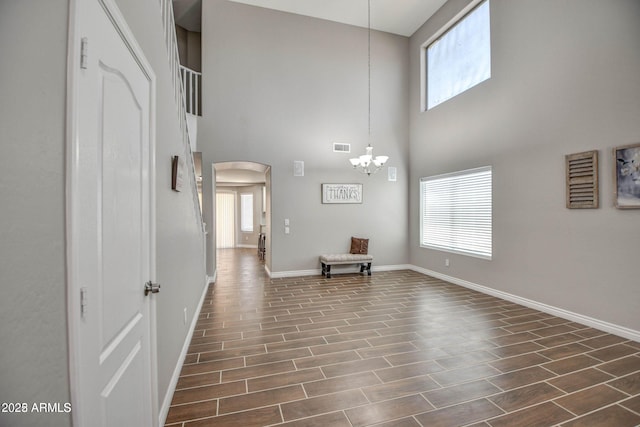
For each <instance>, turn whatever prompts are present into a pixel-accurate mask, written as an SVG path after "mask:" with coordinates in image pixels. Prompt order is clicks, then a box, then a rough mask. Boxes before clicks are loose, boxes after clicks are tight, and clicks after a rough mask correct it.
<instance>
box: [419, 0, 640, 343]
mask: <svg viewBox="0 0 640 427" xmlns="http://www.w3.org/2000/svg"><path fill="white" fill-rule="evenodd" d="M467 3H468V1H462V0H451V1H449V2H448V3H446V4H445V6H444V7H443V8H442V9H441V10H440V11H439V12H438V14H437V15H435V16H434V17H433V18H432V19H431V20H429V21H427V22H426V23H425V25H423V26H422V28H421V29H420V30H419V31H417V32H416V33H415V34H414V35H413V36H412V37H411V41H410V53H411V71H410V75H411V92H410V93H411V97H410V122H411V125H410V129H411V161H410V170H411V186H410V188H411V192H410V194H411V197H410V204H409V212H410V213H411V227H410V235H409V243H410V256H411V257H410V261H411V263H412V264H415V265H417V266H420V267H423V268H425V269H429V270H433V271H436V272H439V273H442V274H446V275H449V276H453V277H456V278H459V279H463V280H467V281H470V282H473V283H477V284H480V285H484V286H488V287H490V288H493V289H496V290H499V291H503V292H507V293H510V294H514V295H517V296H520V297H524V298H528V299H531V300H534V301H538V302H541V303H545V304H549V305H552V306H555V307H559V308H562V309H566V310H570V311H572V312H577V313H580V314H582V315H585V316H589V317H592V318H595V319H599V320H603V321H606V322H611V323H614V324H617V325H621V326H624V327H628V328H631V329H633V330H635V331H639V330H640V316H639V315H638V313H640V289H639V288H638V274H637V271H636V264H637V262H638V239H639V238H640V227H639V224H640V211H639V210H628V211H622V210H617V209H615V208H614V207H613V183H612V180H613V179H612V175H613V172H612V168H613V167H614V164H613V159H612V148H613V147H615V146H619V145H625V144H631V143H635V142H640V120H639V118H640V72H639V70H640V25H638V23H639V22H640V2H638V1H637V0H613V1H606V2H603V1H600V0H566V1H562V2H558V1H556V0H519V1H512V0H491V31H492V46H491V48H492V77H491V79H490V80H488V81H486V82H484V83H482V84H480V85H478V86H476V87H474V88H472V89H471V90H469V91H468V92H466V93H464V94H461V95H459V96H458V97H456V98H454V99H451V100H449V101H447V102H445V103H443V104H441V105H439V106H438V107H436V108H434V109H432V110H430V111H428V112H426V113H421V112H420V98H419V94H420V75H419V73H420V63H419V47H420V45H421V44H422V43H423V42H425V41H426V40H427V39H428V38H429V37H430V35H431V34H433V33H434V32H435V31H436V30H437V29H438V28H439V27H440V26H441V25H442V24H443V23H444V22H446V21H447V20H448V19H450V18H451V17H452V16H453V15H454V14H455V13H457V12H458V11H459V10H460V9H461V8H462V7H463V5H465V4H467ZM592 149H597V150H599V152H600V179H601V185H600V195H601V207H600V209H596V210H569V209H566V208H565V176H564V174H565V169H564V156H565V154H569V153H576V152H581V151H586V150H592ZM484 165H492V166H493V187H494V196H493V197H494V199H493V200H494V202H493V212H494V213H493V227H494V231H493V246H494V249H493V253H494V255H493V260H492V261H484V260H480V259H476V258H471V257H464V256H458V255H453V254H447V253H444V252H438V251H433V250H428V249H422V248H420V247H419V242H418V239H419V237H418V235H419V219H418V212H419V198H418V192H419V179H420V177H422V176H429V175H433V174H439V173H444V172H450V171H456V170H462V169H467V168H473V167H477V166H484ZM445 258H450V259H451V266H450V267H449V268H446V267H444V259H445Z"/></svg>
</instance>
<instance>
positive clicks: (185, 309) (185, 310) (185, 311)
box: [184, 307, 187, 325]
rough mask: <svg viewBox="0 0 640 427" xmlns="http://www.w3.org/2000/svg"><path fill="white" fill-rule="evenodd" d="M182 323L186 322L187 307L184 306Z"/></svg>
mask: <svg viewBox="0 0 640 427" xmlns="http://www.w3.org/2000/svg"><path fill="white" fill-rule="evenodd" d="M184 324H185V325H186V324H187V307H185V308H184Z"/></svg>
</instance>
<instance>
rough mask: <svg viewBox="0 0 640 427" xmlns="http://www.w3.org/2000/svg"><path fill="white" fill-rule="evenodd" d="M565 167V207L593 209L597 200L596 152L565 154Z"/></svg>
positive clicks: (596, 205) (597, 203)
mask: <svg viewBox="0 0 640 427" xmlns="http://www.w3.org/2000/svg"><path fill="white" fill-rule="evenodd" d="M565 159H566V168H567V208H569V209H594V208H597V207H598V205H599V201H598V152H597V151H586V152H584V153H576V154H569V155H567V156H565Z"/></svg>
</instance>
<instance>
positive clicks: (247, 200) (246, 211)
mask: <svg viewBox="0 0 640 427" xmlns="http://www.w3.org/2000/svg"><path fill="white" fill-rule="evenodd" d="M240 231H242V232H245V233H252V232H253V194H250V193H245V194H240Z"/></svg>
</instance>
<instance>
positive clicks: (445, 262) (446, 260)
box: [444, 258, 449, 267]
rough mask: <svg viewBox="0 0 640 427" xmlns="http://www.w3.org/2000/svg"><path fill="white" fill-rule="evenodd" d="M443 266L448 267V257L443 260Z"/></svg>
mask: <svg viewBox="0 0 640 427" xmlns="http://www.w3.org/2000/svg"><path fill="white" fill-rule="evenodd" d="M444 266H445V267H449V258H447V259H445V260H444Z"/></svg>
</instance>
